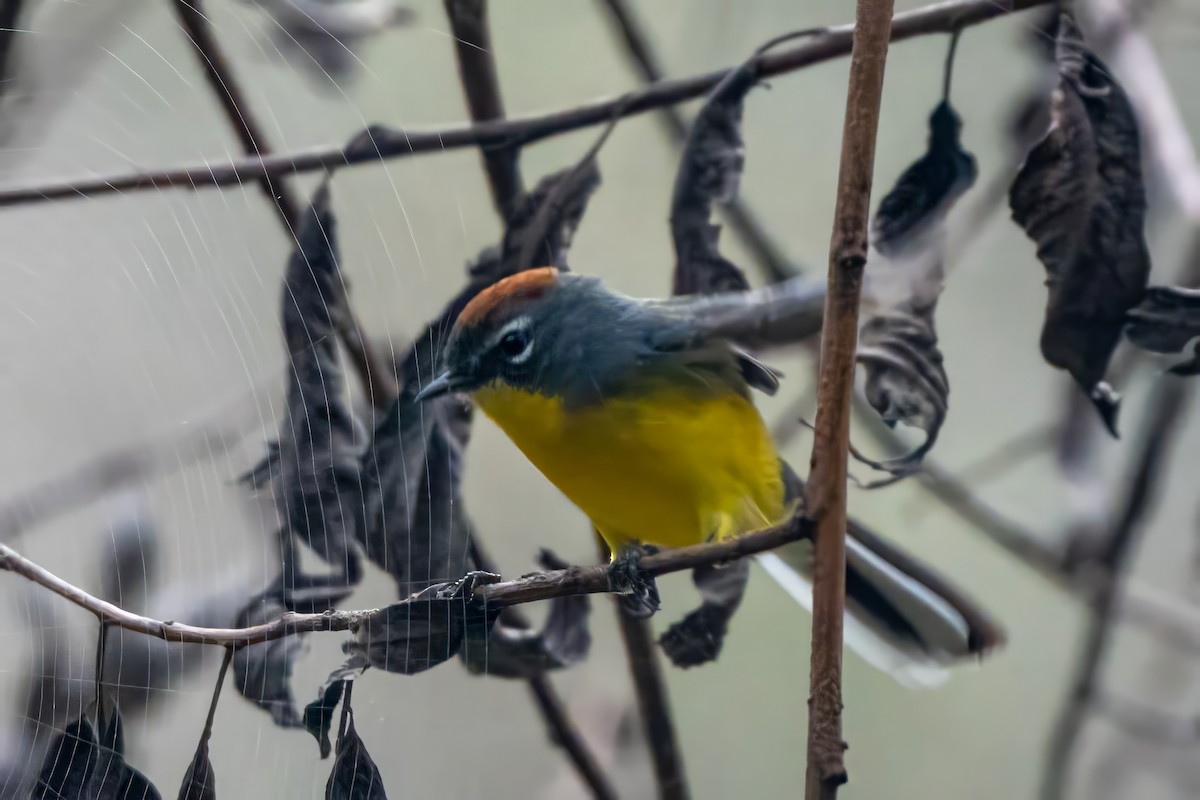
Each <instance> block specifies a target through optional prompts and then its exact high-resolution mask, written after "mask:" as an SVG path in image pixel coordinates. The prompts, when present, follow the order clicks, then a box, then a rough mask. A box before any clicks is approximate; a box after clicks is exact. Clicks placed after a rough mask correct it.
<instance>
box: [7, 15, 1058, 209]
mask: <svg viewBox="0 0 1200 800" xmlns="http://www.w3.org/2000/svg"><path fill="white" fill-rule="evenodd" d="M1048 2H1049V0H1014V2H1013V3H1012V5H1011V7H1006V6H1004V5H1002V4H1000V3H997V2H995V0H949V2H943V3H935V4H933V5H930V6H926V7H925V8H920V9H916V10H914V11H910V12H907V13H904V14H898V15H897V16H896V17H895V20H894V21H893V23H892V41H901V40H904V39H911V38H914V37H917V36H924V35H927V34H932V33H949V32H951V31H953V30H955V29H956V28H960V27H967V26H971V25H977V24H979V23H981V22H986V21H987V20H990V19H993V18H995V17H999V16H1002V15H1004V14H1008V13H1010V11H1023V10H1025V9H1029V8H1034V7H1036V6H1041V5H1045V4H1046V3H1048ZM853 33H854V26H853V25H839V26H837V27H834V28H830V29H829V32H828V33H826V34H825V35H823V36H820V37H817V38H815V39H813V40H811V41H809V42H807V43H805V44H802V45H798V46H796V47H793V48H791V49H788V50H781V51H780V52H778V53H776V54H774V55H768V56H763V57H761V58H760V59H758V65H759V71H760V73H761V75H762V76H763V77H770V76H773V75H783V74H785V73H788V72H794V71H796V70H798V69H803V68H804V67H808V66H812V65H813V64H819V63H822V62H824V61H830V60H833V59H835V58H840V57H842V56H845V55H848V54H849V53H850V45H851V38H852V36H853ZM728 72H729V70H728V69H722V70H717V71H716V72H709V73H705V74H701V75H693V76H691V77H687V78H678V79H675V80H669V81H661V82H659V83H655V84H651V85H650V86H647V87H645V88H643V89H641V90H639V91H637V92H634V93H632V94H631V95H624V96H622V97H617V98H612V99H608V100H599V101H595V102H592V103H587V104H585V105H581V106H576V107H574V108H569V109H564V110H562V111H555V112H551V113H549V114H542V115H539V116H533V117H524V118H518V119H510V120H507V121H503V122H488V123H480V124H478V125H467V126H463V125H456V126H453V127H449V128H443V129H440V130H425V131H418V130H406V129H393V128H388V127H385V126H376V127H372V128H370V129H368V131H367V132H366V135H363V136H357V137H355V139H354V140H353V141H352V142H351V143H350V144H348V145H345V146H342V145H325V146H322V147H316V148H313V149H310V150H304V151H301V152H297V153H285V154H279V155H270V156H261V157H256V156H251V157H247V158H243V159H240V160H238V161H233V162H229V163H226V164H212V163H206V164H197V165H195V166H188V167H178V168H172V169H165V170H157V171H140V172H129V173H123V174H120V175H110V176H102V177H97V178H87V179H83V180H66V181H55V182H51V183H45V184H40V185H35V186H21V187H15V188H10V189H5V190H0V206H11V205H20V204H25V203H37V202H43V201H47V200H64V199H69V198H73V197H91V196H93V195H99V194H107V193H111V192H132V191H139V190H148V189H165V188H182V189H197V188H201V187H213V186H230V185H237V184H242V183H244V182H247V181H257V180H260V179H262V178H276V177H278V176H282V175H290V174H293V173H297V172H311V171H314V170H328V169H332V168H334V167H340V166H346V165H353V164H362V163H367V162H375V161H378V160H380V159H383V158H404V157H406V156H412V155H417V154H419V153H430V152H437V153H441V152H445V151H447V150H457V149H461V148H464V147H486V148H505V147H519V146H522V145H527V144H531V143H533V142H536V141H540V140H542V139H546V138H549V137H551V136H558V135H560V134H564V133H569V132H571V131H574V130H578V129H579V128H586V127H589V126H592V125H601V124H605V123H608V122H611V121H612V119H613V118H614V116H622V117H627V116H632V115H634V114H641V113H644V112H646V111H650V110H652V109H656V108H663V107H664V106H669V105H674V104H675V103H681V102H683V101H685V100H691V99H694V98H697V97H700V96H702V95H704V94H706V93H707V92H708V91H709V90H711V89H712V88H713V87H714V86H716V85H717V84H718V83H720V81H721V79H722V78H724V77H725V75H726V74H727V73H728Z"/></svg>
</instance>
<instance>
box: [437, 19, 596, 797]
mask: <svg viewBox="0 0 1200 800" xmlns="http://www.w3.org/2000/svg"><path fill="white" fill-rule="evenodd" d="M444 4H445V8H446V16H447V17H448V19H449V21H450V32H451V34H452V35H453V37H454V44H455V47H454V53H455V57H456V59H457V62H458V76H459V81H460V83H461V84H462V88H463V93H464V94H465V95H466V100H467V106H468V109H469V111H470V114H471V119H472V121H473V122H475V123H476V124H479V123H486V122H502V121H503V120H504V116H505V115H504V100H503V98H502V96H501V93H500V77H499V75H498V74H497V72H496V59H495V56H494V55H493V52H492V35H491V30H490V28H489V26H488V16H487V15H488V7H487V0H445V3H444ZM598 146H599V145H597V147H598ZM480 155H481V156H482V157H483V163H484V170H485V172H486V173H487V183H488V187H489V189H490V190H491V193H492V202H493V204H494V205H495V208H496V211H497V213H499V215H500V217H501V220H502V221H503V222H504V223H505V227H506V228H509V227H511V226H512V225H513V224H514V222H515V219H514V216H515V215H516V214H517V212H518V209H519V208H520V206H521V205H522V204H523V203H522V201H523V200H524V199H525V197H526V193H525V188H524V181H523V180H522V179H521V171H520V166H519V159H520V148H519V147H506V148H500V149H493V150H489V149H487V148H484V147H481V148H480ZM589 160H590V159H588V158H585V162H587V161H589ZM546 205H547V206H548V205H549V204H548V203H547V204H546ZM541 210H542V211H545V212H546V213H553V212H552V211H551V210H550V209H548V208H545V207H544V208H543V209H541ZM535 238H539V237H535ZM469 547H470V548H471V554H472V558H473V560H474V562H475V566H476V568H477V569H481V570H483V571H484V572H498V569H497V567H496V565H495V562H494V561H493V560H492V558H491V557H490V556H489V555H488V553H487V551H486V550H485V549H484V547H483V544H482V542H480V540H479V532H478V531H477V530H474V529H472V530H471V532H470V538H469ZM506 613H507V617H508V619H509V621H511V622H512V624H514V625H515V626H516V627H518V628H521V629H528V628H530V627H531V625H530V623H529V620H528V619H526V618H525V617H524V615H523V614H521V613H520V611H519V610H518V609H515V608H513V609H509V610H508V611H507V612H506ZM526 683H527V685H528V687H529V693H530V697H531V699H532V700H533V704H534V707H535V708H537V710H538V712H539V713H540V714H541V716H542V720H543V721H544V722H545V724H546V728H547V732H548V734H549V737H550V741H551V742H552V743H554V744H556V745H558V746H559V747H561V748H562V751H563V755H564V756H566V758H567V760H568V762H570V764H571V765H572V767H574V769H575V771H576V773H578V775H579V778H580V780H581V781H582V782H583V784H584V785H585V786H587V788H588V790H589V791H590V792H591V794H592V797H594V798H596V799H597V800H615V798H616V796H617V794H616V790H615V789H614V788H613V786H612V783H611V782H610V781H609V780H608V777H607V776H606V775H605V774H604V772H603V770H602V769H601V767H600V762H599V760H598V759H597V757H596V755H595V754H594V753H593V752H592V750H591V748H590V747H589V746H588V743H587V741H586V740H585V739H584V738H583V736H582V734H581V733H580V731H579V726H578V725H576V724H575V721H574V720H573V719H572V718H571V715H570V712H569V711H568V710H567V706H566V703H565V702H564V701H563V699H562V697H561V696H560V695H559V694H558V691H557V690H556V689H555V688H554V684H553V682H552V681H551V680H550V677H549V675H547V674H545V672H541V673H539V674H535V675H532V676H531V677H529V678H528V679H527V681H526Z"/></svg>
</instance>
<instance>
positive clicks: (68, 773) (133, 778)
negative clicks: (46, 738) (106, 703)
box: [32, 708, 162, 800]
mask: <svg viewBox="0 0 1200 800" xmlns="http://www.w3.org/2000/svg"><path fill="white" fill-rule="evenodd" d="M32 797H33V798H34V799H35V800H160V798H161V797H162V796H161V795H160V794H159V793H158V790H157V789H155V788H154V784H152V783H150V781H149V779H147V778H146V776H145V775H143V774H142V773H141V772H139V771H137V770H136V769H134V768H133V767H131V766H129V765H128V764H126V763H125V737H124V733H123V731H122V726H121V715H120V712H119V711H118V710H117V709H115V708H114V709H113V712H112V717H111V718H110V719H109V721H108V724H107V725H105V729H104V735H103V736H102V737H101V740H100V741H99V742H97V741H96V736H95V733H94V732H93V729H92V726H91V724H89V723H88V721H87V720H86V719H85V718H83V717H80V718H79V719H77V720H75V721H74V722H72V723H71V724H70V725H68V726H67V728H66V730H65V731H63V733H61V734H59V736H57V737H56V738H55V740H54V742H53V744H51V746H50V750H49V752H47V753H46V759H45V761H44V762H43V764H42V773H41V775H40V776H39V778H38V782H37V785H36V786H35V787H34V790H33V794H32Z"/></svg>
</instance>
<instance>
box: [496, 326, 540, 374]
mask: <svg viewBox="0 0 1200 800" xmlns="http://www.w3.org/2000/svg"><path fill="white" fill-rule="evenodd" d="M531 327H533V322H532V321H531V320H530V319H529V317H517V318H516V319H514V320H513V321H512V322H510V323H508V324H507V325H505V326H504V327H503V328H501V329H500V330H499V331H497V332H496V335H495V336H493V337H492V347H497V346H498V345H499V344H500V343H501V342H503V341H504V338H505V337H506V336H508V335H509V334H511V333H516V332H518V331H519V332H521V333H525V334H526V338H525V349H524V350H522V351H521V352H519V353H515V354H513V355H509V354H507V353H505V354H503V355H504V358H505V360H506V361H508V363H510V364H524V363H525V362H526V361H528V360H529V357H530V356H532V355H533V337H532V336H529V335H528V332H529V329H530V328H531Z"/></svg>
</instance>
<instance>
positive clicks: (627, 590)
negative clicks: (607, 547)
mask: <svg viewBox="0 0 1200 800" xmlns="http://www.w3.org/2000/svg"><path fill="white" fill-rule="evenodd" d="M647 550H648V548H643V547H640V546H633V547H626V548H622V549H621V550H620V551H618V552H617V554H616V557H615V558H614V559H613V560H612V563H611V564H609V566H608V588H609V590H610V591H612V592H613V593H615V594H616V595H617V602H618V603H620V605H621V608H622V610H623V611H624V612H625V613H626V614H628V615H629V616H631V617H633V618H635V619H647V618H649V617H651V616H653V615H654V612H656V611H658V609H659V606H660V605H661V601H660V599H659V595H658V584H657V583H656V582H655V580H654V576H653V575H650V574H649V573H647V572H646V571H645V570H644V569H642V565H641V560H642V556H643V555H644V554H645V553H646V552H647Z"/></svg>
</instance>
